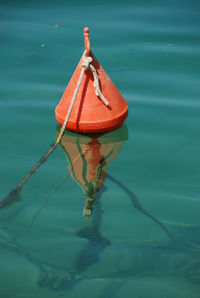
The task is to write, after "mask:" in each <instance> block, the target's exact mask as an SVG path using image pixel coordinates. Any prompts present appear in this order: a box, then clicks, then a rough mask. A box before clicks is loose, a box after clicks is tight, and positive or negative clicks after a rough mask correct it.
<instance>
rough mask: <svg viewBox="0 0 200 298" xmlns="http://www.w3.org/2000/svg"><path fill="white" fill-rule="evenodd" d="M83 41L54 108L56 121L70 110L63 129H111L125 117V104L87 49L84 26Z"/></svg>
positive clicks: (100, 130) (87, 32) (87, 39)
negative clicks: (77, 60)
mask: <svg viewBox="0 0 200 298" xmlns="http://www.w3.org/2000/svg"><path fill="white" fill-rule="evenodd" d="M84 42H85V52H84V54H83V56H82V57H81V60H80V62H79V64H78V66H77V68H76V70H75V72H74V74H73V76H72V78H71V80H70V82H69V84H68V86H67V88H66V90H65V92H64V94H63V96H62V98H61V100H60V102H59V104H58V105H57V107H56V109H55V115H56V120H57V121H58V123H59V124H60V125H61V126H62V125H63V123H64V121H65V119H66V116H67V113H69V109H70V116H69V117H68V121H67V125H66V129H68V130H72V131H75V132H82V133H101V132H106V131H111V130H113V129H115V128H118V127H120V126H121V125H122V123H123V122H124V120H125V119H126V117H127V116H128V105H127V103H126V102H125V100H124V98H123V97H122V95H121V94H120V92H119V90H118V89H117V87H116V86H115V85H114V83H113V82H112V81H111V79H110V78H109V76H108V75H107V74H106V72H105V70H104V69H103V67H102V66H101V65H100V63H99V62H98V60H97V59H96V58H95V56H94V55H93V53H92V52H91V50H90V41H89V29H88V28H87V27H86V28H85V29H84ZM83 69H84V73H82V70H83ZM80 78H81V79H80ZM73 97H74V104H73V107H71V106H70V103H71V100H72V98H73Z"/></svg>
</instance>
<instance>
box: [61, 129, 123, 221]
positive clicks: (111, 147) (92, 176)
mask: <svg viewBox="0 0 200 298" xmlns="http://www.w3.org/2000/svg"><path fill="white" fill-rule="evenodd" d="M57 134H58V132H57ZM127 139H128V129H127V126H125V125H123V126H122V127H121V128H119V129H117V130H115V131H113V132H110V133H107V134H103V135H100V136H97V135H96V136H92V137H89V136H83V135H80V134H74V133H72V132H66V133H65V134H64V135H63V137H62V140H61V147H62V149H63V150H64V153H65V155H66V157H67V162H68V170H69V174H70V176H71V177H72V178H73V179H74V180H75V181H76V182H77V183H78V184H79V186H80V187H81V188H82V190H83V193H84V195H85V198H86V202H85V208H84V211H83V215H84V217H85V219H88V217H89V216H90V215H91V212H92V205H93V203H94V200H95V197H96V195H97V193H98V191H99V189H100V187H101V185H102V184H103V181H104V179H105V176H106V169H107V167H108V165H109V164H110V163H111V162H112V161H113V160H114V159H115V158H116V157H117V156H118V154H119V153H120V150H121V148H122V146H123V144H124V143H125V142H126V141H127Z"/></svg>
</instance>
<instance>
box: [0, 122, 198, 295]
mask: <svg viewBox="0 0 200 298" xmlns="http://www.w3.org/2000/svg"><path fill="white" fill-rule="evenodd" d="M127 139H128V130H127V127H126V126H123V127H122V128H120V129H118V130H116V131H114V132H112V133H107V134H104V135H101V136H99V137H97V136H90V137H88V136H81V135H77V134H74V133H70V132H66V134H65V135H64V137H63V140H62V143H61V147H62V149H63V151H64V154H66V157H67V162H68V170H69V174H70V176H71V177H72V178H73V179H74V180H75V181H76V182H77V183H78V184H79V185H80V187H81V189H82V191H83V194H84V196H85V198H86V203H85V208H84V217H85V218H86V219H88V218H89V216H90V215H91V212H92V211H93V214H92V216H91V218H90V220H89V221H87V223H86V225H85V226H84V225H82V224H81V227H79V228H78V229H76V232H75V235H74V236H73V237H72V236H71V237H70V236H68V237H66V235H65V234H64V237H63V236H62V232H61V231H62V228H61V227H60V228H59V230H56V231H57V232H56V233H55V232H54V231H49V230H48V228H47V227H46V228H44V230H43V231H41V230H40V229H41V228H40V226H41V222H40V220H41V219H40V218H42V223H47V222H49V220H50V219H51V215H49V214H48V213H45V209H47V210H48V204H47V203H50V202H49V198H50V197H53V196H54V195H55V193H56V191H59V188H60V187H62V186H63V184H64V183H65V180H66V177H65V178H64V179H62V181H61V183H60V184H59V185H58V186H57V187H56V190H55V191H54V192H53V193H51V195H48V201H47V199H45V204H43V206H42V208H40V209H39V210H38V211H37V212H36V214H35V215H34V217H32V218H30V220H29V224H28V226H27V227H26V229H22V230H20V229H19V227H20V226H21V216H24V215H25V213H26V209H24V210H23V212H21V207H20V204H22V202H21V203H19V207H17V205H16V204H14V205H13V206H11V208H5V209H4V208H2V210H1V212H3V213H1V216H0V222H1V233H0V251H1V254H2V255H3V254H5V253H7V252H9V253H10V254H11V255H12V254H14V255H16V256H17V258H20V259H23V260H26V262H28V264H29V265H28V266H29V269H28V270H29V273H30V275H31V272H32V270H37V276H36V277H35V278H34V280H33V281H32V282H33V283H34V286H36V287H38V288H39V289H46V290H48V291H50V292H63V291H66V293H74V291H76V289H79V287H81V286H82V284H84V283H86V282H87V281H88V280H94V279H97V280H99V279H101V280H102V279H103V280H105V281H106V283H105V285H104V286H103V287H102V289H101V291H100V292H99V294H98V297H109V296H110V295H111V296H112V295H116V293H117V292H118V291H119V290H121V289H122V288H123V287H125V286H127V285H128V282H129V281H130V280H132V279H134V278H141V277H151V278H157V277H160V276H165V277H166V276H173V277H183V278H186V279H187V280H189V281H190V282H192V283H193V284H195V285H199V284H200V267H199V266H200V248H199V242H198V241H197V239H198V235H199V228H198V227H196V228H195V227H193V228H192V227H190V229H188V228H185V229H184V228H180V227H173V228H171V229H169V227H167V225H166V224H164V223H163V222H161V221H160V220H159V219H158V218H156V217H155V216H154V215H152V214H151V213H150V212H148V210H147V209H146V208H145V207H144V206H142V204H141V202H140V200H139V198H138V197H137V196H136V195H135V194H134V192H133V191H132V190H131V189H130V188H129V187H128V186H126V185H125V184H124V183H123V182H121V181H120V180H119V179H117V178H115V175H111V174H108V173H107V174H106V170H107V167H108V165H109V164H110V163H111V161H113V160H114V159H115V158H116V157H117V155H118V154H119V153H120V149H121V148H122V146H123V144H124V143H125V141H126V140H127ZM122 170H123V169H122ZM106 178H107V181H109V184H107V185H112V184H114V185H115V186H116V187H118V188H119V190H120V191H122V192H123V193H124V195H125V197H126V198H127V199H128V200H131V203H132V206H133V207H134V209H135V210H137V211H139V212H140V213H141V215H142V216H145V217H146V218H147V219H150V220H151V221H153V222H154V223H155V224H156V225H157V226H158V227H159V229H161V231H163V232H164V234H165V235H167V238H165V240H164V241H159V242H158V243H156V242H154V241H152V242H148V241H147V242H143V243H142V242H141V243H140V242H138V243H131V241H130V243H129V242H128V243H115V242H113V241H111V239H109V237H107V236H106V235H105V234H106V233H105V231H103V230H102V222H103V219H104V210H103V207H102V197H103V196H104V194H105V193H106V192H109V191H110V189H109V188H110V187H108V186H107V187H106V186H105V184H104V182H105V180H106ZM23 199H24V200H26V198H25V197H24V198H23ZM68 200H70V198H68ZM123 200H124V198H123ZM12 207H14V208H15V212H16V215H15V217H13V218H12V217H10V220H9V221H8V220H6V218H7V214H9V212H11V214H12V211H11V210H12ZM27 207H28V205H27ZM17 208H18V210H17ZM25 208H26V207H25ZM45 214H46V215H45ZM60 216H61V214H60V215H59V217H60ZM120 220H121V221H122V222H123V220H124V218H122V219H120ZM62 221H63V218H61V222H62ZM38 222H39V230H38V229H37V224H38ZM58 222H59V220H58V219H57V223H56V224H58ZM16 228H17V233H16V232H15V230H16ZM133 228H136V229H137V228H138V229H139V227H137V226H136V227H133ZM35 234H36V235H37V236H35ZM188 235H190V237H188ZM60 239H61V240H62V241H61V240H60ZM185 239H190V243H186V242H185V241H184V240H185ZM35 241H36V243H35ZM33 247H34V249H33ZM0 273H1V269H0ZM23 278H24V279H25V278H26V277H25V276H24V277H23ZM50 292H48V293H50ZM70 295H71V294H70ZM79 295H80V293H79Z"/></svg>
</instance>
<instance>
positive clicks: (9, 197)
mask: <svg viewBox="0 0 200 298" xmlns="http://www.w3.org/2000/svg"><path fill="white" fill-rule="evenodd" d="M92 60H93V59H92V57H90V56H88V57H87V56H86V51H85V52H84V53H83V63H82V69H81V73H80V76H79V79H78V82H77V85H76V88H75V90H74V94H73V96H72V99H71V102H70V106H69V109H68V111H67V115H66V117H65V120H64V123H63V125H62V127H61V129H60V132H59V135H58V137H57V139H56V141H55V143H53V145H51V146H50V148H49V149H48V150H47V152H45V154H44V155H43V156H42V157H41V158H40V160H39V161H38V162H36V164H35V165H34V166H33V167H32V168H31V170H30V171H29V172H28V173H27V174H26V175H25V176H24V177H23V178H22V180H21V181H20V182H19V183H18V184H17V186H16V187H15V188H14V189H13V190H12V191H11V192H9V194H8V195H7V196H6V197H5V198H4V199H3V200H2V201H1V202H0V208H3V207H5V206H6V205H8V204H10V203H12V202H13V201H14V200H16V198H17V195H18V192H19V191H20V190H21V188H22V186H23V185H24V184H25V183H26V181H27V180H28V179H29V178H30V176H31V175H32V174H33V173H34V172H35V171H36V170H37V169H38V168H39V167H40V166H41V165H42V164H43V163H44V162H45V161H46V160H47V158H48V157H49V155H50V154H51V153H52V152H53V151H54V150H55V149H56V148H57V146H58V144H59V143H60V142H61V139H62V136H63V134H64V132H65V129H66V127H67V123H68V121H69V117H70V115H71V112H72V109H73V106H74V103H75V100H76V96H77V93H78V91H79V88H80V86H81V83H82V80H83V78H84V74H85V71H86V70H88V69H90V70H91V71H92V73H93V77H94V87H95V94H96V95H97V96H98V97H99V98H100V99H101V100H102V102H103V103H104V104H105V105H106V106H108V105H109V102H108V101H107V100H106V99H105V97H104V96H103V94H102V93H101V91H100V87H99V79H98V75H97V72H96V69H95V67H94V66H93V65H92V64H91V62H92Z"/></svg>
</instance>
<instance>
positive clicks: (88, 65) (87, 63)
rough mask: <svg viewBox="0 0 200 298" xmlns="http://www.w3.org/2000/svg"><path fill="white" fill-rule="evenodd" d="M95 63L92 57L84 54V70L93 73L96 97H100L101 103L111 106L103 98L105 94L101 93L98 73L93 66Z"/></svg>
mask: <svg viewBox="0 0 200 298" xmlns="http://www.w3.org/2000/svg"><path fill="white" fill-rule="evenodd" d="M92 61H93V59H92V57H90V56H88V57H87V53H86V51H85V52H84V53H83V63H82V67H83V68H84V69H90V70H91V71H92V74H93V78H94V88H95V94H96V96H98V97H99V98H100V99H101V101H102V102H103V103H104V104H105V105H106V106H109V102H108V100H107V99H106V98H105V97H104V96H103V94H102V93H101V90H100V86H99V78H98V75H97V71H96V69H95V67H94V66H93V65H92V64H91V63H92Z"/></svg>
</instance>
